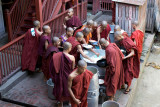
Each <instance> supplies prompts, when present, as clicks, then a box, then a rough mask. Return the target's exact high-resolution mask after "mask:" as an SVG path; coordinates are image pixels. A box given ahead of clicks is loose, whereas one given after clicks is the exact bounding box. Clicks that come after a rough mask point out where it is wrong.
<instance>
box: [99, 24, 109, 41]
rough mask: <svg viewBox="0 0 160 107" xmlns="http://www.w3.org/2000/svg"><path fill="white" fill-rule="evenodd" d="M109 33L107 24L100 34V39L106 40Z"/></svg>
mask: <svg viewBox="0 0 160 107" xmlns="http://www.w3.org/2000/svg"><path fill="white" fill-rule="evenodd" d="M110 31H111V27H110V26H109V24H108V25H107V28H106V29H104V30H103V31H102V32H101V33H100V35H101V38H105V39H107V38H108V34H109V33H110ZM109 42H111V40H110V38H109Z"/></svg>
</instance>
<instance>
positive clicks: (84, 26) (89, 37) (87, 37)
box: [73, 25, 92, 44]
mask: <svg viewBox="0 0 160 107" xmlns="http://www.w3.org/2000/svg"><path fill="white" fill-rule="evenodd" d="M85 28H86V25H83V26H82V27H81V28H80V29H78V30H76V31H75V33H74V35H73V37H76V34H77V33H78V32H82V31H83V29H85ZM91 38H92V33H91V32H90V33H89V34H88V35H87V36H86V37H84V39H85V40H86V43H87V44H88V43H89V40H90V39H91Z"/></svg>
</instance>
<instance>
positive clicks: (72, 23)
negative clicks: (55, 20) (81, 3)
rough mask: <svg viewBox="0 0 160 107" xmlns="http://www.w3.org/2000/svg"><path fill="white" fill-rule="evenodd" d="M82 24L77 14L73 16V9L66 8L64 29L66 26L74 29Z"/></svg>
mask: <svg viewBox="0 0 160 107" xmlns="http://www.w3.org/2000/svg"><path fill="white" fill-rule="evenodd" d="M80 26H82V22H81V21H80V19H79V18H78V17H77V16H74V10H73V9H72V8H70V9H69V10H68V16H66V17H65V19H64V24H63V27H64V28H65V29H66V28H68V27H72V28H73V29H74V30H75V29H76V28H78V27H80Z"/></svg>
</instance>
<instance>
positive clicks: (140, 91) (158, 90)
mask: <svg viewBox="0 0 160 107" xmlns="http://www.w3.org/2000/svg"><path fill="white" fill-rule="evenodd" d="M147 62H155V63H156V64H158V65H160V54H159V55H158V54H154V53H151V54H150V56H149V59H148V61H147ZM159 78H160V70H158V69H155V68H152V67H145V69H144V72H143V75H142V76H141V78H140V79H139V82H138V85H137V89H136V92H135V96H134V98H133V100H132V104H131V105H132V106H131V107H160V101H159V100H160V79H159Z"/></svg>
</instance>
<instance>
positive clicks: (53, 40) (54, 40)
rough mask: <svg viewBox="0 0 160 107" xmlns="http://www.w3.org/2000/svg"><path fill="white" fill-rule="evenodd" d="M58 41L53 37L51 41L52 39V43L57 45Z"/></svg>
mask: <svg viewBox="0 0 160 107" xmlns="http://www.w3.org/2000/svg"><path fill="white" fill-rule="evenodd" d="M59 41H60V39H59V38H58V37H53V39H52V43H57V42H59Z"/></svg>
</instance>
